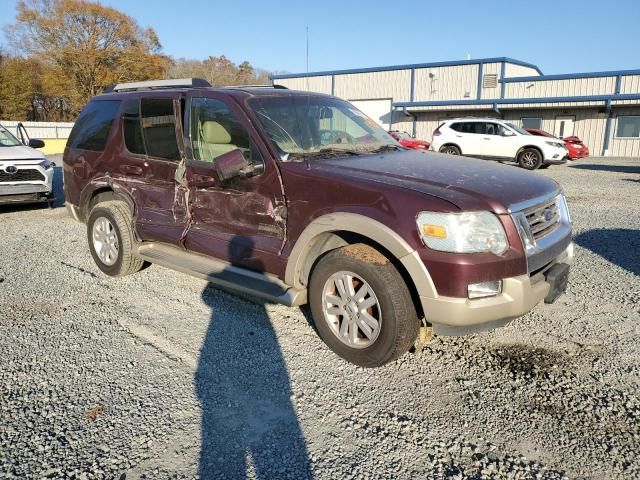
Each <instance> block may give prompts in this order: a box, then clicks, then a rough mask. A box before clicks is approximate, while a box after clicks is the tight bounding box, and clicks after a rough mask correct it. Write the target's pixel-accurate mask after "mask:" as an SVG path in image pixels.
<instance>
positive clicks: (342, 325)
mask: <svg viewBox="0 0 640 480" xmlns="http://www.w3.org/2000/svg"><path fill="white" fill-rule="evenodd" d="M309 302H310V307H311V313H312V315H313V321H314V324H315V326H316V329H317V331H318V334H319V335H320V337H321V338H322V340H323V341H324V342H325V343H326V344H327V345H328V346H329V348H331V350H333V351H334V352H335V353H337V354H338V355H339V356H341V357H342V358H344V359H345V360H347V361H349V362H351V363H354V364H356V365H359V366H362V367H378V366H381V365H384V364H385V363H388V362H391V361H393V360H395V359H396V358H398V357H399V356H401V355H402V354H404V353H406V352H407V351H408V350H409V349H410V348H411V347H412V346H413V344H414V343H415V341H416V338H417V336H418V329H419V327H420V321H419V319H418V316H417V314H416V310H415V307H414V304H413V300H412V298H411V294H410V292H409V289H408V287H407V285H406V284H405V281H404V279H403V278H402V276H401V275H400V273H399V272H398V270H397V269H396V268H395V267H394V266H393V264H392V263H391V262H390V261H389V259H388V258H387V257H385V256H384V255H382V254H381V253H380V252H379V251H378V250H376V249H374V248H372V247H369V246H368V245H365V244H355V245H349V246H346V247H343V248H339V249H336V250H333V251H331V252H329V253H327V254H326V255H325V256H324V257H322V259H321V260H320V261H319V262H318V263H317V265H316V267H315V268H314V270H313V273H312V275H311V282H310V285H309Z"/></svg>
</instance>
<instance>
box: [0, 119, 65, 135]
mask: <svg viewBox="0 0 640 480" xmlns="http://www.w3.org/2000/svg"><path fill="white" fill-rule="evenodd" d="M18 123H19V122H16V121H11V120H7V121H5V120H0V124H2V126H3V127H5V128H6V129H7V130H9V131H10V132H11V133H13V134H14V135H15V133H16V127H17V126H18ZM22 124H23V125H24V126H25V128H26V129H27V133H28V134H29V137H30V138H44V139H56V138H57V139H62V140H64V139H66V138H69V134H70V133H71V128H73V122H22Z"/></svg>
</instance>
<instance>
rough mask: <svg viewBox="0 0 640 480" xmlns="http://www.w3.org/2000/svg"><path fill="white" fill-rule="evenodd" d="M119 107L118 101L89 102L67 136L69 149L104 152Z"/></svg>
mask: <svg viewBox="0 0 640 480" xmlns="http://www.w3.org/2000/svg"><path fill="white" fill-rule="evenodd" d="M119 106H120V101H118V100H109V101H104V102H97V101H95V102H91V103H89V104H88V105H87V106H86V107H84V109H83V110H82V112H81V113H80V116H79V117H78V119H77V120H76V123H75V125H74V126H73V130H72V131H71V135H69V140H68V142H67V143H68V144H69V147H70V148H78V149H82V150H93V151H97V152H101V151H102V150H104V147H105V145H106V143H107V137H108V136H109V131H110V130H111V125H112V124H113V120H114V119H115V117H116V114H117V112H118V107H119Z"/></svg>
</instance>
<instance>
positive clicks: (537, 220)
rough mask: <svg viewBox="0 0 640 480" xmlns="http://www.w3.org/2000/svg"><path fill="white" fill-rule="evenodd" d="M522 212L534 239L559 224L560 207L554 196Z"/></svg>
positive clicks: (549, 231) (542, 235)
mask: <svg viewBox="0 0 640 480" xmlns="http://www.w3.org/2000/svg"><path fill="white" fill-rule="evenodd" d="M523 213H524V217H525V219H526V222H527V225H528V226H529V232H531V236H532V237H533V239H534V240H538V239H540V238H542V237H544V236H545V235H548V234H550V233H551V232H553V231H554V230H555V229H556V228H558V226H559V225H560V208H559V206H558V202H557V201H556V199H555V198H554V199H553V200H551V201H549V202H546V203H544V204H542V205H537V206H535V207H532V208H529V209H527V210H525V211H524V212H523Z"/></svg>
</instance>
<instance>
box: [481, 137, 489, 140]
mask: <svg viewBox="0 0 640 480" xmlns="http://www.w3.org/2000/svg"><path fill="white" fill-rule="evenodd" d="M483 140H491V139H490V138H487V137H484V138H483Z"/></svg>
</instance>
